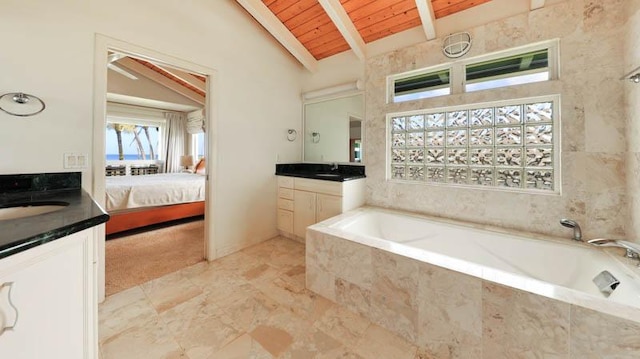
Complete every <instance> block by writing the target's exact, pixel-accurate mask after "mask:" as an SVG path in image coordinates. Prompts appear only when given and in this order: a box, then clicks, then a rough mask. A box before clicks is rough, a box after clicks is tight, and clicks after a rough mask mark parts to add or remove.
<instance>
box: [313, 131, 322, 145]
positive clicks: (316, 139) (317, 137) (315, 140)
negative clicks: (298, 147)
mask: <svg viewBox="0 0 640 359" xmlns="http://www.w3.org/2000/svg"><path fill="white" fill-rule="evenodd" d="M311 142H313V143H318V142H320V132H311Z"/></svg>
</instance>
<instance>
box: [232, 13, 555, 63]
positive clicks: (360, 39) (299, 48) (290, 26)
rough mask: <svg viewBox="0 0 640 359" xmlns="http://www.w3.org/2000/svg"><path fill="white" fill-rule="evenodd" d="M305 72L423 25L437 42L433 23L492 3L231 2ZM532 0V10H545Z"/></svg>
mask: <svg viewBox="0 0 640 359" xmlns="http://www.w3.org/2000/svg"><path fill="white" fill-rule="evenodd" d="M236 1H237V2H238V3H239V4H240V5H241V6H242V7H243V8H244V9H245V10H247V12H249V13H250V14H251V15H252V16H253V17H254V18H255V19H256V20H257V21H258V22H259V23H260V24H262V26H263V27H264V28H265V29H266V30H267V31H269V32H270V33H271V34H272V35H273V36H274V37H275V38H276V39H277V40H278V41H279V42H280V43H281V44H282V45H283V46H284V47H285V48H287V50H289V52H291V54H292V55H293V56H295V57H296V58H297V59H298V60H299V61H300V62H301V63H302V64H303V65H304V66H305V67H307V68H308V69H309V70H312V71H313V69H314V68H315V66H316V63H317V61H318V60H321V59H324V58H327V57H329V56H333V55H335V54H339V53H341V52H344V51H349V50H352V51H354V53H355V54H356V56H358V57H359V58H360V59H361V60H363V59H364V58H365V50H364V47H365V44H367V43H370V42H372V41H375V40H379V39H381V38H384V37H387V36H390V35H393V34H395V33H398V32H402V31H405V30H408V29H411V28H414V27H418V26H422V27H423V29H424V32H425V35H426V37H427V39H428V40H431V39H434V38H436V30H435V26H434V22H435V20H436V19H441V18H443V17H446V16H449V15H452V14H455V13H458V12H461V11H465V10H467V9H470V8H472V7H475V6H478V5H481V4H484V3H487V2H490V1H491V0H236ZM544 2H545V1H544V0H531V9H534V8H538V7H542V6H544Z"/></svg>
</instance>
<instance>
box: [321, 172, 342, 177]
mask: <svg viewBox="0 0 640 359" xmlns="http://www.w3.org/2000/svg"><path fill="white" fill-rule="evenodd" d="M315 176H316V177H341V176H342V175H340V174H337V173H316V174H315Z"/></svg>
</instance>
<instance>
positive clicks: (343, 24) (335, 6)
mask: <svg viewBox="0 0 640 359" xmlns="http://www.w3.org/2000/svg"><path fill="white" fill-rule="evenodd" d="M318 2H319V3H320V5H321V6H322V8H323V9H324V11H325V12H326V13H327V15H329V18H331V21H333V23H334V24H335V25H336V27H337V28H338V31H340V33H341V34H342V36H343V37H344V39H345V40H346V41H347V44H349V46H350V47H351V50H353V52H354V53H355V54H356V56H357V57H358V58H359V59H360V60H361V61H364V60H365V58H366V52H365V44H364V40H362V36H360V33H359V32H358V29H356V26H355V25H354V24H353V22H352V21H351V19H350V18H349V15H348V14H347V12H346V11H345V10H344V8H343V7H342V4H340V1H339V0H318Z"/></svg>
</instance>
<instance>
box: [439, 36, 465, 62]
mask: <svg viewBox="0 0 640 359" xmlns="http://www.w3.org/2000/svg"><path fill="white" fill-rule="evenodd" d="M469 50H471V35H470V34H469V33H468V32H457V33H455V34H451V35H449V36H447V37H445V38H444V41H443V42H442V52H443V53H444V56H446V57H448V58H454V59H455V58H458V57H462V56H464V55H465V54H466V53H467V52H469Z"/></svg>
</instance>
